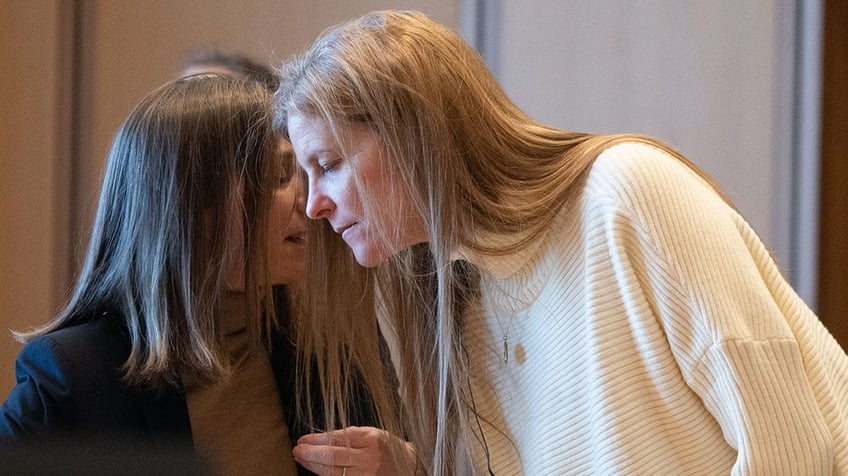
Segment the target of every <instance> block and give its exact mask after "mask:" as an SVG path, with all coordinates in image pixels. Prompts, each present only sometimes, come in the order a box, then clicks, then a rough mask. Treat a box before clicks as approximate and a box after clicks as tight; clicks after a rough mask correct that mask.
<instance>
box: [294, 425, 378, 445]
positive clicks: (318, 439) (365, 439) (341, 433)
mask: <svg viewBox="0 0 848 476" xmlns="http://www.w3.org/2000/svg"><path fill="white" fill-rule="evenodd" d="M384 434H385V431H383V430H380V429H378V428H374V427H367V426H362V427H360V426H349V427H347V428H344V429H341V430H333V431H328V432H324V433H310V434H307V435H303V436H301V437H300V438H299V439H298V440H297V442H298V444H300V443H303V444H308V445H329V446H349V447H351V448H364V447H369V446H373V445H375V444H380V443H381V442H382V439H383V438H385V436H384Z"/></svg>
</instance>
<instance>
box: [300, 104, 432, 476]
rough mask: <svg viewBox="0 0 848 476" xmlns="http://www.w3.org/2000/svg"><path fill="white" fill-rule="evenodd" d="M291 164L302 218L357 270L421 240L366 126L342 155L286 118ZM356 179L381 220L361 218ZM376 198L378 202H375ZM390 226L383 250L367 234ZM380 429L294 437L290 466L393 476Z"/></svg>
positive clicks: (310, 127)
mask: <svg viewBox="0 0 848 476" xmlns="http://www.w3.org/2000/svg"><path fill="white" fill-rule="evenodd" d="M288 131H289V137H290V138H291V142H292V147H293V149H294V153H295V158H296V159H297V162H298V165H299V166H300V167H301V168H302V169H303V170H304V171H305V172H306V176H307V186H308V198H307V201H306V215H307V216H308V217H309V218H311V219H313V220H320V219H325V220H327V222H328V223H329V224H330V226H332V228H333V230H335V232H336V233H339V234H340V235H341V236H342V239H343V240H344V241H345V243H347V245H348V246H350V248H351V250H352V251H353V254H354V256H355V258H356V260H357V262H358V263H359V264H360V265H362V266H365V267H373V266H377V265H379V264H380V263H382V262H383V261H385V260H386V259H388V258H389V257H391V256H392V255H393V254H395V253H397V252H398V251H399V250H402V249H404V248H407V247H409V246H412V245H414V244H416V243H422V242H425V241H428V235H427V231H426V227H425V226H424V222H423V220H422V219H421V217H420V216H419V215H417V214H416V213H414V212H413V211H412V210H413V208H412V206H411V201H410V200H411V199H410V198H409V197H408V196H405V195H402V196H398V194H397V193H390V192H389V190H392V189H394V190H402V189H403V187H393V185H395V184H392V183H389V180H390V179H387V178H386V177H387V176H388V175H389V174H387V173H385V170H386V169H385V166H384V161H385V160H387V157H388V154H387V153H386V149H385V147H384V145H383V144H382V142H381V141H380V139H379V138H378V137H377V135H376V134H375V133H374V132H372V131H371V130H369V129H368V128H366V127H351V128H350V129H349V130H348V131H346V133H347V134H348V137H346V139H347V143H348V147H347V148H346V151H347V154H344V153H343V152H342V148H341V147H340V145H339V144H338V142H337V141H336V140H335V137H334V135H333V134H332V132H331V129H330V128H329V126H328V125H327V123H326V122H325V121H323V120H322V119H318V118H312V117H305V116H301V115H297V114H293V115H292V116H290V117H289V120H288ZM356 177H360V178H361V181H362V183H363V187H364V188H367V189H368V192H369V193H371V194H373V197H374V198H375V199H376V200H377V201H378V203H391V204H392V206H387V207H382V211H385V212H386V216H376V217H374V216H368V215H367V214H366V213H365V210H364V208H365V207H364V206H363V201H362V199H361V197H360V192H359V188H358V187H357V186H356V180H355V179H356ZM380 200H382V202H381V201H380ZM382 224H391V226H393V227H397V228H398V229H399V230H402V231H403V233H401V234H400V236H399V237H398V239H399V241H398V242H397V243H393V244H391V245H388V247H387V245H386V244H385V243H384V242H383V241H381V240H378V239H376V238H375V237H376V236H378V234H377V233H376V231H375V230H377V229H379V228H378V227H379V226H381V225H382ZM389 438H393V436H391V435H390V434H389V433H388V432H386V431H384V430H380V429H378V428H371V427H349V428H346V429H344V430H337V431H332V432H328V433H314V434H310V435H304V436H303V437H301V438H300V439H299V440H298V442H297V445H296V446H295V448H294V457H295V460H297V462H298V463H300V464H301V465H303V466H304V467H305V468H307V469H309V470H310V471H313V472H315V473H317V474H320V475H342V476H354V475H394V474H398V471H397V468H396V467H395V465H394V462H393V461H392V459H391V457H389V454H388V452H387V451H386V442H387V441H388V439H389ZM402 444H403V445H404V447H405V449H406V457H407V458H408V460H409V461H414V458H415V449H414V447H413V446H412V444H411V443H408V442H403V443H402Z"/></svg>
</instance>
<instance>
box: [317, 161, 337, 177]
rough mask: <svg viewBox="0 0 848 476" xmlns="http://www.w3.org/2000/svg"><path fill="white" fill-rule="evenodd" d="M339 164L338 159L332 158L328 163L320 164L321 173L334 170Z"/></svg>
mask: <svg viewBox="0 0 848 476" xmlns="http://www.w3.org/2000/svg"><path fill="white" fill-rule="evenodd" d="M337 164H338V160H332V161H330V162H327V163H326V164H318V168H320V169H321V174H327V173H330V172H332V171H333V169H335V168H336V165H337Z"/></svg>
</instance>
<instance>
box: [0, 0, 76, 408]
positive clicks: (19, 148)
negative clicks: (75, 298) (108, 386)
mask: <svg viewBox="0 0 848 476" xmlns="http://www.w3.org/2000/svg"><path fill="white" fill-rule="evenodd" d="M61 1H62V0H55V1H47V0H45V1H39V2H27V3H25V2H12V3H4V5H3V13H2V15H0V52H2V56H0V64H2V69H3V72H2V80H0V100H1V101H2V112H0V398H3V397H5V395H6V393H7V391H8V389H9V388H11V385H12V382H13V380H12V376H13V374H12V372H13V368H12V363H13V361H14V360H13V359H14V356H15V355H16V354H17V352H18V350H20V344H18V343H17V342H16V341H14V340H13V339H12V337H11V334H10V333H9V331H8V329H20V328H22V327H24V326H27V325H31V324H36V323H39V322H42V321H44V320H45V319H46V318H47V317H49V316H50V315H51V314H52V313H53V312H54V311H55V309H56V302H57V296H55V293H56V285H55V281H54V277H57V276H61V274H62V273H61V263H60V262H58V260H57V257H56V256H55V249H56V248H55V244H56V243H55V242H54V238H56V239H58V237H59V236H60V235H61V233H60V232H59V231H58V230H59V228H60V227H61V223H60V220H61V218H62V212H60V211H58V210H56V206H55V204H56V203H58V202H59V201H60V196H59V195H60V194H61V193H62V190H64V187H63V186H62V185H61V184H63V183H66V182H64V179H63V178H60V177H58V176H57V172H59V167H57V165H58V160H59V158H60V157H61V154H60V151H59V150H58V149H59V147H58V143H57V142H58V139H59V138H58V136H57V126H58V124H59V122H60V118H59V117H58V116H59V113H58V109H57V105H58V103H59V101H60V99H59V90H58V89H57V87H56V84H57V80H58V78H59V74H58V71H57V70H58V68H59V63H58V54H59V48H58V46H59V43H58V35H59V34H60V24H59V18H60V15H59V12H60V8H61V7H60V6H59V3H60V2H61Z"/></svg>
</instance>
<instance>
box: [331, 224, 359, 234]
mask: <svg viewBox="0 0 848 476" xmlns="http://www.w3.org/2000/svg"><path fill="white" fill-rule="evenodd" d="M354 225H356V223H353V224H350V225H345V226H343V227H341V228H336V229H335V230H334V231H335V232H336V233H338V234H339V235H343V234H344V232H345V231H347V230H349V229H350V228H351V227H353V226H354Z"/></svg>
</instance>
